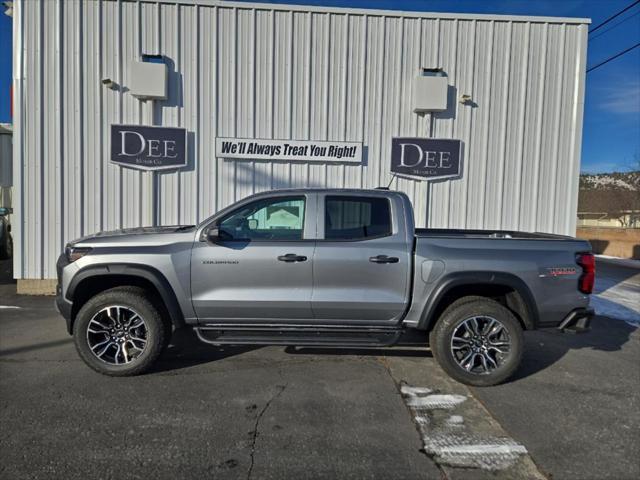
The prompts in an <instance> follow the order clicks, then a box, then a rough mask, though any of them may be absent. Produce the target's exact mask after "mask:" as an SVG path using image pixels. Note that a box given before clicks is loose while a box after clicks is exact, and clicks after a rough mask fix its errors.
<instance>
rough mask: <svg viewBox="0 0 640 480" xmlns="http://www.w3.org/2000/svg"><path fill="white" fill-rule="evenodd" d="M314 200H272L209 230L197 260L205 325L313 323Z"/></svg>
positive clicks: (194, 279) (199, 310) (195, 289)
mask: <svg viewBox="0 0 640 480" xmlns="http://www.w3.org/2000/svg"><path fill="white" fill-rule="evenodd" d="M314 200H315V196H313V195H294V196H283V195H277V196H270V197H266V198H260V199H257V200H254V201H250V202H248V203H244V204H242V205H240V206H239V207H238V208H237V209H235V210H233V211H231V212H230V213H228V214H226V215H225V216H224V217H222V218H220V219H219V220H217V221H216V222H215V224H214V225H211V226H210V227H208V228H217V229H218V232H219V233H218V234H219V239H218V240H217V241H215V242H209V241H200V242H196V243H195V245H194V248H193V252H192V256H191V290H192V292H191V293H192V299H193V306H194V309H195V311H196V315H197V316H198V319H199V320H205V321H207V320H215V321H218V322H224V321H228V322H236V321H238V320H243V321H251V320H254V321H256V320H257V321H260V320H269V319H274V320H275V321H278V322H283V321H287V319H289V320H300V319H312V318H313V314H312V311H311V288H312V281H313V278H312V269H311V264H312V261H313V252H314V248H315V240H314V239H306V237H307V236H308V233H309V232H308V230H313V232H310V234H311V236H313V235H315V211H313V214H312V216H313V217H314V218H313V219H309V218H308V217H309V216H310V215H307V212H308V211H309V209H310V204H313V203H315V202H314Z"/></svg>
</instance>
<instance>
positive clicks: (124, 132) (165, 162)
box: [111, 125, 187, 170]
mask: <svg viewBox="0 0 640 480" xmlns="http://www.w3.org/2000/svg"><path fill="white" fill-rule="evenodd" d="M186 136H187V131H186V130H185V129H184V128H172V127H148V126H140V125H111V161H112V162H113V163H116V164H118V165H122V166H123V167H129V168H137V169H140V170H167V169H175V168H181V167H184V166H186V165H187V151H186V150H187V148H186V145H187V142H186Z"/></svg>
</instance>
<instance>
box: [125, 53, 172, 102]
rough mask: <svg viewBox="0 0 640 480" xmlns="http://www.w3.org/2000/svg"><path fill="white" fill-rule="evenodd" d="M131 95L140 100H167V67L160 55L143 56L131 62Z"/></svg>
mask: <svg viewBox="0 0 640 480" xmlns="http://www.w3.org/2000/svg"><path fill="white" fill-rule="evenodd" d="M128 87H129V93H130V94H131V95H133V96H134V97H136V98H139V99H140V100H166V99H167V65H166V63H164V59H163V58H162V56H160V55H143V61H142V62H131V75H130V78H129V85H128Z"/></svg>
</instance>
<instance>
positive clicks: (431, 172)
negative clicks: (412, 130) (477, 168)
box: [391, 137, 462, 180]
mask: <svg viewBox="0 0 640 480" xmlns="http://www.w3.org/2000/svg"><path fill="white" fill-rule="evenodd" d="M461 147H462V141H461V140H451V139H436V138H413V137H402V138H392V139H391V172H393V173H396V174H398V175H403V176H408V177H412V178H417V179H419V180H423V179H426V180H435V179H443V178H453V177H458V176H460V173H461V158H460V152H461Z"/></svg>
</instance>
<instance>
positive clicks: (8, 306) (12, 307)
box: [0, 305, 22, 310]
mask: <svg viewBox="0 0 640 480" xmlns="http://www.w3.org/2000/svg"><path fill="white" fill-rule="evenodd" d="M3 308H4V309H7V310H10V309H15V310H19V309H21V308H22V307H15V306H13V305H0V309H3Z"/></svg>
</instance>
